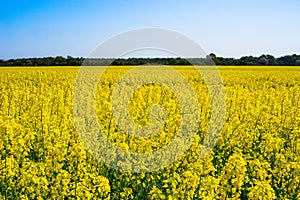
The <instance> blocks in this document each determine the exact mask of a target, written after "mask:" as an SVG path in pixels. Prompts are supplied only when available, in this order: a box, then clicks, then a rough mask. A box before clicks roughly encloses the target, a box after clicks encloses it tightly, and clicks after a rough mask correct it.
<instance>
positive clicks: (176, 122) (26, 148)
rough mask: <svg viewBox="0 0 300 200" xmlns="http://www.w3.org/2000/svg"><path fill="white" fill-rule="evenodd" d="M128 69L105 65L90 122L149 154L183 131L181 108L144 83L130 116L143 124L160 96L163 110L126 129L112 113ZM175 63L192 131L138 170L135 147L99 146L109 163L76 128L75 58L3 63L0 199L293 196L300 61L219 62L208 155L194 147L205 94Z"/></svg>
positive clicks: (297, 172) (296, 195)
mask: <svg viewBox="0 0 300 200" xmlns="http://www.w3.org/2000/svg"><path fill="white" fill-rule="evenodd" d="M151 67H153V66H151ZM132 68H133V67H131V66H129V67H109V68H108V69H107V70H106V71H105V72H104V73H103V75H102V76H101V78H100V79H99V82H98V84H97V88H96V93H95V105H94V107H95V114H96V116H97V125H98V126H99V127H100V128H101V130H103V133H104V135H105V136H106V137H107V138H108V139H109V141H111V142H112V143H113V144H114V145H115V146H117V147H119V148H121V149H123V150H125V151H128V152H134V153H147V152H148V153H149V160H151V159H152V160H155V157H154V158H151V155H152V156H153V154H151V152H155V151H157V150H159V149H161V148H163V146H165V145H167V144H169V143H170V142H171V141H172V140H173V139H174V138H175V136H176V134H177V132H178V131H183V133H185V129H184V128H185V127H180V124H181V121H182V118H181V117H180V115H181V113H182V111H183V110H184V109H185V108H184V107H183V106H182V104H180V99H179V98H178V97H177V96H176V94H175V93H174V91H172V90H171V89H170V88H168V87H166V86H163V85H160V84H155V83H153V84H145V85H142V86H140V87H138V88H137V89H136V90H135V91H134V93H133V95H132V96H130V97H129V100H130V101H129V103H128V105H126V106H128V111H129V113H130V119H131V120H132V121H133V122H134V123H135V124H137V125H139V126H141V127H142V126H147V125H149V124H151V123H152V121H153V115H151V113H152V111H153V109H152V108H153V106H154V107H155V106H156V105H160V106H161V107H160V108H163V110H164V112H161V113H160V111H162V109H157V111H158V113H160V115H156V117H157V116H160V117H161V119H163V120H164V123H162V124H158V125H157V127H160V129H158V130H157V132H156V133H155V134H153V135H150V136H147V137H146V136H144V137H136V136H135V135H133V134H129V133H128V132H126V131H124V130H123V129H122V127H120V126H119V123H122V122H121V121H122V119H117V116H116V115H115V114H114V112H113V94H114V88H115V87H116V86H117V83H118V81H119V80H120V78H121V77H122V76H124V74H125V73H126V72H128V71H129V70H130V69H132ZM149 68H150V67H149ZM173 68H174V69H175V70H176V71H177V72H179V73H180V74H181V75H182V76H183V77H184V78H185V79H186V80H187V81H188V83H189V85H190V86H191V88H192V89H193V91H194V93H195V95H196V99H197V107H198V111H199V112H198V114H197V117H198V119H197V124H198V128H197V130H196V136H195V137H194V138H193V141H191V145H190V146H189V147H188V149H187V150H185V151H184V153H183V154H182V155H181V156H180V157H178V158H177V159H176V160H175V161H174V162H172V163H171V164H169V165H167V164H166V165H165V166H164V167H162V168H160V169H156V170H153V171H149V170H147V169H148V168H151V166H150V165H149V164H147V165H145V166H144V165H139V167H140V168H142V169H143V170H141V172H138V173H137V172H136V171H138V169H135V167H136V166H137V165H135V164H134V162H135V161H136V160H135V157H134V156H133V155H134V154H133V155H131V154H130V155H131V156H132V157H127V158H126V159H127V160H130V162H126V161H124V160H122V158H123V157H124V155H122V152H115V151H111V152H110V151H107V152H104V153H105V154H106V157H108V156H109V158H110V164H109V165H107V164H106V162H105V163H104V162H102V160H101V159H97V156H95V154H97V153H99V152H98V151H97V150H100V149H101V146H102V145H103V144H101V143H100V144H99V143H97V141H98V138H97V137H98V135H97V134H95V132H87V133H86V135H85V137H84V138H82V136H81V135H80V134H79V131H78V129H77V128H76V126H75V123H74V113H73V111H74V107H73V104H72V98H73V93H74V84H75V82H76V75H77V73H78V71H79V68H78V67H32V68H30V67H23V68H21V67H20V68H19V67H11V68H9V67H3V68H1V69H0V153H1V155H0V156H1V157H0V199H1V198H3V199H206V200H208V199H300V111H299V110H300V101H299V100H300V67H262V66H260V67H230V66H226V67H218V69H219V71H220V74H221V76H222V80H223V83H224V88H225V91H226V107H227V109H226V116H225V122H224V125H223V127H222V131H221V133H220V135H219V137H218V139H217V140H216V143H215V145H214V147H213V148H212V150H211V151H209V152H208V153H207V154H206V155H205V156H200V153H201V149H203V148H204V143H203V142H204V140H205V139H207V138H206V133H207V131H208V129H209V123H210V119H211V117H212V106H211V95H212V94H210V92H209V89H208V87H207V85H206V83H205V81H204V79H203V77H201V75H200V74H199V73H197V72H196V70H195V69H194V67H190V66H178V67H173ZM195 68H197V67H195ZM203 68H204V67H203ZM207 70H209V69H207ZM90 73H91V74H90V75H91V76H92V74H93V72H92V71H90ZM172 84H176V83H172ZM179 87H180V85H179ZM181 92H182V94H183V96H186V97H187V98H189V95H188V93H186V91H185V90H182V91H181ZM82 98H84V97H82ZM82 103H84V102H82ZM75 109H76V108H75ZM80 109H81V108H79V109H78V110H75V111H76V112H79V113H80V112H83V111H84V110H80ZM81 123H85V125H87V126H89V124H88V123H90V122H89V121H88V120H84V119H83V120H82V121H81ZM155 127H156V126H155ZM183 137H184V134H183ZM176 145H177V147H178V148H180V146H181V145H183V144H181V143H180V142H179V143H177V144H176ZM90 149H93V151H90ZM100 153H102V154H103V152H100ZM114 162H117V163H114ZM152 164H153V166H155V165H156V164H157V163H154V162H153V163H152ZM111 165H113V166H120V168H121V169H133V171H135V172H132V173H131V172H130V170H118V169H115V168H113V167H111ZM143 167H144V168H143Z"/></svg>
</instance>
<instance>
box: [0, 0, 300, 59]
mask: <svg viewBox="0 0 300 200" xmlns="http://www.w3.org/2000/svg"><path fill="white" fill-rule="evenodd" d="M299 9H300V1H298V0H285V1H283V0H198V1H197V0H186V1H183V0H182V1H179V0H110V1H109V0H107V1H99V0H98V1H97V0H86V1H84V0H51V1H42V0H39V1H38V0H32V1H28V0H19V1H18V0H11V1H1V6H0V59H10V58H24V57H25V58H26V57H46V56H57V55H62V56H67V55H71V56H75V57H87V56H88V55H89V53H90V52H91V51H92V50H93V49H94V48H95V47H96V46H97V45H99V44H101V43H102V42H104V41H105V40H107V39H109V38H111V37H112V36H115V35H117V34H119V33H122V32H126V31H130V30H133V29H138V28H145V27H157V28H162V29H164V28H165V29H169V30H173V31H177V32H179V33H181V34H184V35H186V36H187V37H189V38H191V39H192V40H194V41H195V42H197V43H198V44H199V45H200V46H201V47H202V48H203V49H204V50H205V51H206V52H207V53H211V52H213V53H215V54H217V55H218V56H224V57H241V56H244V55H254V56H259V55H261V54H272V55H274V56H276V57H279V56H282V55H287V54H294V53H295V54H300V26H299V22H300V12H299Z"/></svg>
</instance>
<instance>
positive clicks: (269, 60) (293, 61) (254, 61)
mask: <svg viewBox="0 0 300 200" xmlns="http://www.w3.org/2000/svg"><path fill="white" fill-rule="evenodd" d="M212 61H213V62H214V63H215V65H224V66H300V55H296V54H293V55H286V56H282V57H278V58H275V57H274V56H272V55H261V56H259V57H255V56H243V57H241V58H224V57H218V56H216V55H215V54H213V53H211V54H209V55H208V56H207V57H206V58H188V59H185V58H179V57H178V58H117V59H109V58H83V57H80V58H74V57H71V56H67V57H63V56H56V57H44V58H18V59H9V60H1V59H0V66H81V65H90V66H107V65H117V66H123V65H124V66H125V65H192V64H193V65H196V64H197V65H211V64H212Z"/></svg>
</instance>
